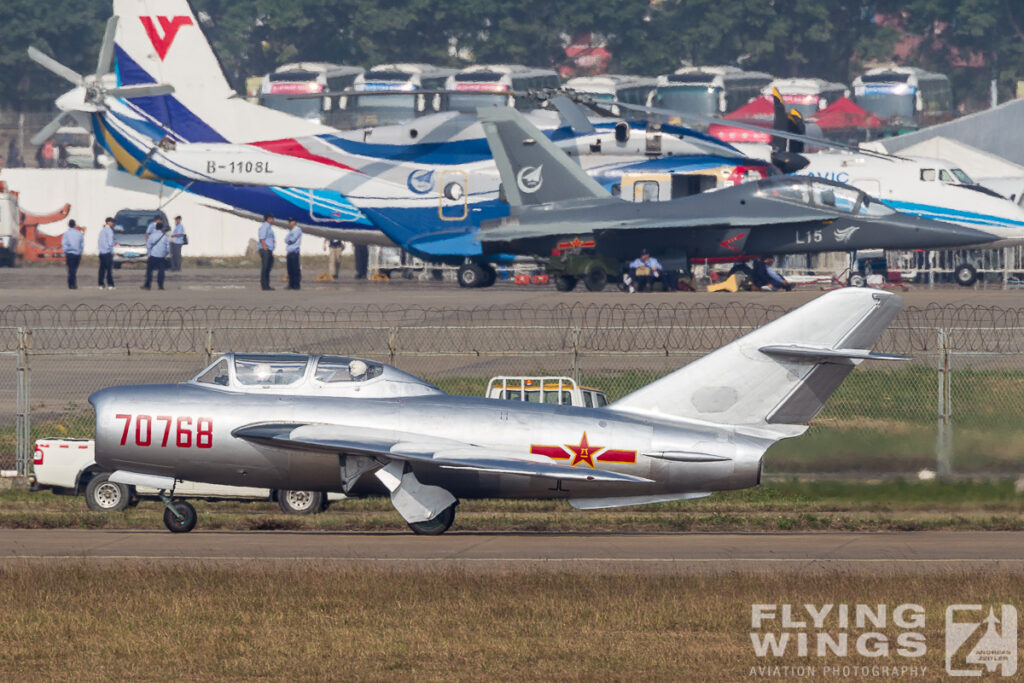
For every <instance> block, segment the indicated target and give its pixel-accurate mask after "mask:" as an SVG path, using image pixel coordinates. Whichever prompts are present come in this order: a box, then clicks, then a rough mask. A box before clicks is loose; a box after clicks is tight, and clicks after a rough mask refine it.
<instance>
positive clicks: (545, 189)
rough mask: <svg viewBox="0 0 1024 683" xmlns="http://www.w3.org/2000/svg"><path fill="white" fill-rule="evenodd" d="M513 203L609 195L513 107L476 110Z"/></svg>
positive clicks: (541, 202)
mask: <svg viewBox="0 0 1024 683" xmlns="http://www.w3.org/2000/svg"><path fill="white" fill-rule="evenodd" d="M477 114H478V116H479V118H480V122H481V123H482V124H483V127H484V133H486V135H487V144H488V145H489V146H490V148H491V154H492V155H494V162H495V163H496V164H497V166H498V173H500V174H501V183H502V186H503V187H504V188H505V196H506V197H507V198H508V203H509V204H510V205H512V206H525V205H530V204H547V203H549V202H558V201H565V200H568V199H588V198H591V197H608V196H609V195H608V192H607V191H606V190H605V189H604V188H603V187H601V185H600V184H598V183H597V181H595V180H594V179H593V178H591V177H590V176H588V175H587V174H586V173H584V171H583V169H582V168H580V167H579V166H578V165H576V164H575V163H573V161H572V160H571V159H570V158H569V156H568V155H567V154H566V153H565V152H563V151H562V150H560V149H558V147H556V146H555V145H554V143H552V142H551V141H550V140H548V138H547V136H546V135H544V134H543V133H542V132H540V130H538V129H537V127H536V126H534V125H533V124H532V123H530V122H529V121H527V120H526V118H525V117H524V116H523V115H522V114H520V113H519V112H517V111H516V110H515V109H509V108H505V107H481V108H480V109H478V110H477Z"/></svg>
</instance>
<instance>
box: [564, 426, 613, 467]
mask: <svg viewBox="0 0 1024 683" xmlns="http://www.w3.org/2000/svg"><path fill="white" fill-rule="evenodd" d="M565 447H566V448H568V449H569V450H570V451H572V452H573V458H572V462H571V463H569V465H570V466H571V467H575V466H576V465H577V463H581V462H585V463H587V464H588V465H590V469H594V456H593V455H592V454H593V453H597V452H598V451H599V450H601V449H602V448H604V446H591V445H590V444H589V443H587V433H586V432H583V438H582V439H580V444H579V445H578V446H571V445H569V444H565Z"/></svg>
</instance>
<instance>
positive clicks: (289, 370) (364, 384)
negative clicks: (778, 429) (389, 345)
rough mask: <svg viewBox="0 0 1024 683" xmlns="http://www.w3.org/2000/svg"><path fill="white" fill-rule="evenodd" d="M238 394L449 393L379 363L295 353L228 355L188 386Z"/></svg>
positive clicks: (378, 395)
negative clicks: (192, 385)
mask: <svg viewBox="0 0 1024 683" xmlns="http://www.w3.org/2000/svg"><path fill="white" fill-rule="evenodd" d="M188 383H189V384H195V385H198V386H203V387H210V388H216V389H220V390H224V391H230V392H233V393H248V394H265V393H274V394H293V395H296V396H352V397H359V398H391V397H403V396H424V395H429V394H441V393H444V392H442V391H441V390H440V389H438V388H437V387H435V386H434V385H433V384H430V383H429V382H424V381H423V380H421V379H419V378H418V377H415V376H413V375H410V374H408V373H406V372H402V371H401V370H399V369H397V368H394V367H392V366H390V365H385V364H384V363H378V362H377V361H372V360H365V359H362V358H352V357H349V356H332V355H326V354H294V353H227V354H224V355H223V356H221V357H220V358H218V359H217V360H216V361H214V362H213V363H212V364H210V365H209V366H208V367H207V368H206V369H204V370H203V371H202V372H200V373H199V374H198V375H196V376H195V377H193V378H192V379H191V380H189V382H188Z"/></svg>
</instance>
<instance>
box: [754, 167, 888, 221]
mask: <svg viewBox="0 0 1024 683" xmlns="http://www.w3.org/2000/svg"><path fill="white" fill-rule="evenodd" d="M756 194H757V196H758V197H764V198H765V199H777V200H779V201H783V202H787V203H790V204H800V205H803V206H810V207H818V208H822V209H831V210H834V211H843V212H846V213H853V214H857V215H860V216H877V217H882V216H891V215H892V214H894V213H896V212H895V211H894V210H893V209H891V208H889V207H888V206H886V205H885V204H883V203H882V202H880V201H879V200H877V199H875V198H874V197H872V196H871V195H869V194H866V193H865V192H862V191H861V190H858V189H857V188H855V187H853V186H852V185H843V184H842V183H836V182H832V181H831V180H825V179H823V178H807V177H801V176H783V177H774V178H766V179H764V180H758V181H757V192H756Z"/></svg>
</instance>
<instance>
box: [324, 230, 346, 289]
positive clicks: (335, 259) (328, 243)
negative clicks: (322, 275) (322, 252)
mask: <svg viewBox="0 0 1024 683" xmlns="http://www.w3.org/2000/svg"><path fill="white" fill-rule="evenodd" d="M324 249H326V250H327V275H328V276H329V277H330V278H331V282H335V281H337V279H338V272H339V271H340V270H341V254H342V252H344V251H345V243H344V242H342V241H341V240H324Z"/></svg>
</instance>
